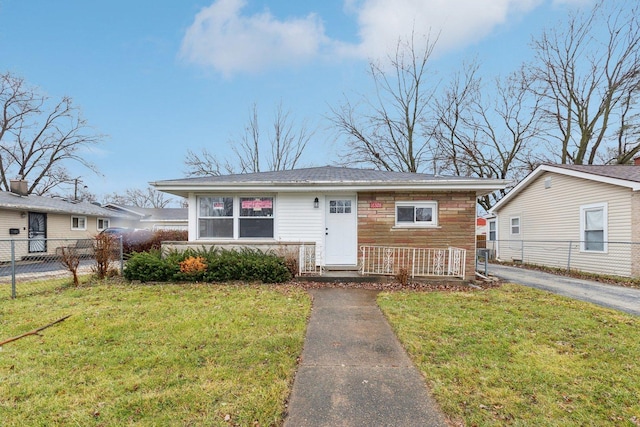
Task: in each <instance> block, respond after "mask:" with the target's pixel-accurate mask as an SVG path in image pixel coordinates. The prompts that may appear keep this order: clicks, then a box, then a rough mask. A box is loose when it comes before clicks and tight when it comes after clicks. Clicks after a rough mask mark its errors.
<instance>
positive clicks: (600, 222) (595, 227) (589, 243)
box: [580, 203, 607, 252]
mask: <svg viewBox="0 0 640 427" xmlns="http://www.w3.org/2000/svg"><path fill="white" fill-rule="evenodd" d="M580 235H581V238H580V240H582V244H581V249H582V250H583V251H586V252H606V251H607V204H606V203H596V204H592V205H584V206H580Z"/></svg>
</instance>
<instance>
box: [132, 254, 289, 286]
mask: <svg viewBox="0 0 640 427" xmlns="http://www.w3.org/2000/svg"><path fill="white" fill-rule="evenodd" d="M132 261H133V262H132ZM143 263H148V265H142V264H143ZM145 274H146V275H148V277H143V275H145ZM291 277H292V275H291V273H290V272H289V269H288V268H287V265H286V263H285V260H284V259H283V258H282V257H279V256H276V255H274V254H271V253H263V252H261V251H258V250H252V249H244V250H241V251H235V250H225V249H218V248H210V249H205V248H202V249H201V250H194V249H187V250H185V251H183V252H177V251H171V252H168V253H167V254H166V255H165V257H164V258H161V257H160V252H159V251H153V252H151V253H149V254H146V255H144V256H143V254H134V255H133V256H132V257H131V259H130V260H129V262H128V263H127V267H126V268H125V278H127V279H129V280H140V281H163V280H178V281H179V280H184V281H207V282H228V281H234V280H242V281H251V282H253V281H260V282H263V283H281V282H286V281H288V280H291Z"/></svg>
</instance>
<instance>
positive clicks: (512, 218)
mask: <svg viewBox="0 0 640 427" xmlns="http://www.w3.org/2000/svg"><path fill="white" fill-rule="evenodd" d="M514 219H517V220H518V232H517V233H514V232H513V220H514ZM521 234H522V219H521V218H520V216H512V217H509V235H511V236H520V235H521Z"/></svg>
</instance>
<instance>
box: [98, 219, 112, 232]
mask: <svg viewBox="0 0 640 427" xmlns="http://www.w3.org/2000/svg"><path fill="white" fill-rule="evenodd" d="M100 221H102V224H103V225H104V223H105V221H106V222H107V226H106V227H100ZM110 225H111V220H110V219H109V218H96V229H97V230H98V231H102V230H104V229H106V228H109V226H110Z"/></svg>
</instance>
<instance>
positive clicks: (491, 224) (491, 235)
mask: <svg viewBox="0 0 640 427" xmlns="http://www.w3.org/2000/svg"><path fill="white" fill-rule="evenodd" d="M488 224H489V240H490V241H495V240H496V236H497V234H496V220H495V219H494V220H491V221H488Z"/></svg>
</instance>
